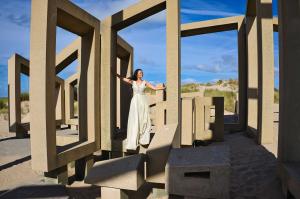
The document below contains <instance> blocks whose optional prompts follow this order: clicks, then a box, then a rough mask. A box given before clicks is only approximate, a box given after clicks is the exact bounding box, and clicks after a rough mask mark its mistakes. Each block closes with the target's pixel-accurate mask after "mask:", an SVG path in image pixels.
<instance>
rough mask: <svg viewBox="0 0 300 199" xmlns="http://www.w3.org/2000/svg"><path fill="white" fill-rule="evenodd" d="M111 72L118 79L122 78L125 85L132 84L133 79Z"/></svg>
mask: <svg viewBox="0 0 300 199" xmlns="http://www.w3.org/2000/svg"><path fill="white" fill-rule="evenodd" d="M111 72H112V73H113V74H115V75H116V76H117V77H118V78H120V79H121V80H122V81H124V82H125V83H127V84H132V80H131V79H128V78H126V77H122V76H121V75H119V74H118V73H114V71H113V70H111Z"/></svg>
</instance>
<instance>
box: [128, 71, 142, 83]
mask: <svg viewBox="0 0 300 199" xmlns="http://www.w3.org/2000/svg"><path fill="white" fill-rule="evenodd" d="M139 71H143V70H142V69H140V68H138V69H136V70H135V71H134V73H133V75H132V76H131V77H129V78H128V79H131V80H133V81H136V80H137V74H138V72H139Z"/></svg>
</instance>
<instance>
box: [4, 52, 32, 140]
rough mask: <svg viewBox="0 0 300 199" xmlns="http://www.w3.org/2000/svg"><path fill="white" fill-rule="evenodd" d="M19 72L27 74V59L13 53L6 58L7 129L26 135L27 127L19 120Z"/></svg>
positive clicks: (17, 135) (20, 135)
mask: <svg viewBox="0 0 300 199" xmlns="http://www.w3.org/2000/svg"><path fill="white" fill-rule="evenodd" d="M21 73H23V74H25V75H27V76H29V61H28V60H27V59H25V58H24V57H22V56H20V55H18V54H14V55H13V56H11V57H10V58H9V60H8V99H9V122H8V123H9V131H10V132H16V137H18V138H22V137H25V136H26V135H27V132H28V131H29V129H26V128H24V126H23V125H22V122H21Z"/></svg>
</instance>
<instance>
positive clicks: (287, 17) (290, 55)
mask: <svg viewBox="0 0 300 199" xmlns="http://www.w3.org/2000/svg"><path fill="white" fill-rule="evenodd" d="M278 8H279V12H278V19H279V52H280V54H279V60H280V67H279V70H280V71H279V73H280V84H279V89H280V93H279V94H280V102H279V118H280V120H279V137H278V139H279V145H278V159H279V162H280V167H283V168H285V170H286V171H285V172H284V169H282V170H281V172H280V173H281V176H282V178H281V179H282V181H283V185H284V186H283V189H284V193H285V194H286V195H287V190H289V191H290V193H291V194H292V195H293V196H294V197H295V198H299V197H300V191H299V185H300V177H299V175H300V174H299V173H300V171H299V165H300V153H299V151H300V142H299V141H300V139H299V138H300V137H299V131H300V122H299V119H298V118H299V117H298V115H299V111H300V106H299V100H300V94H299V85H300V78H299V75H300V68H299V61H300V56H299V50H300V45H299V44H300V38H299V33H300V28H299V25H300V23H299V22H300V21H299V20H300V5H299V1H282V0H279V1H278ZM284 174H285V175H284ZM284 176H286V177H284Z"/></svg>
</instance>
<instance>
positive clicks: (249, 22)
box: [246, 16, 258, 133]
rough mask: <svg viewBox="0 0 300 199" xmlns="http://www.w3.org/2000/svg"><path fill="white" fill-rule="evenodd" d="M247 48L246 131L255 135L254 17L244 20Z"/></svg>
mask: <svg viewBox="0 0 300 199" xmlns="http://www.w3.org/2000/svg"><path fill="white" fill-rule="evenodd" d="M246 32H247V47H248V78H247V79H248V91H247V92H248V93H247V97H248V117H247V118H248V121H247V125H248V127H247V131H248V132H252V133H257V119H258V118H257V117H258V109H257V108H258V99H257V98H258V96H257V95H258V60H257V56H258V54H257V53H258V52H257V20H256V16H249V17H247V18H246Z"/></svg>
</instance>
